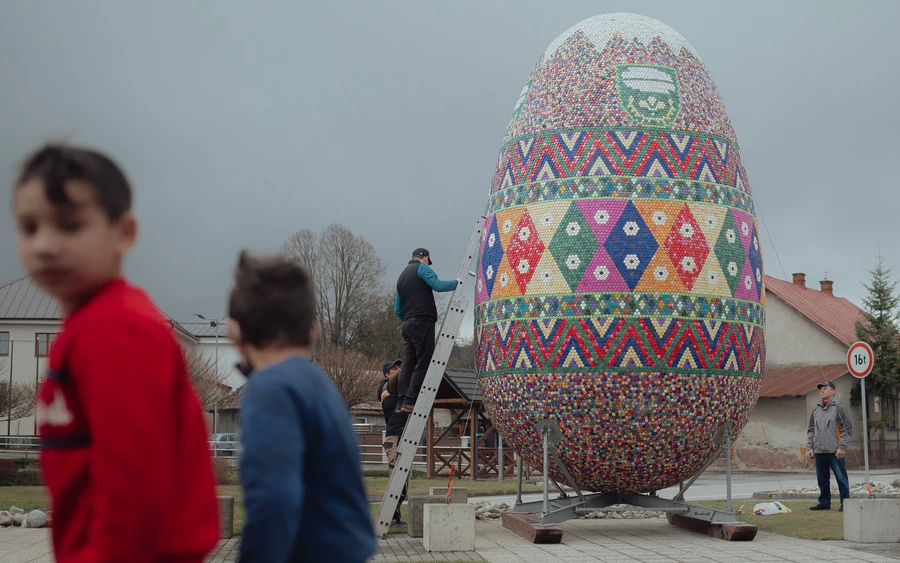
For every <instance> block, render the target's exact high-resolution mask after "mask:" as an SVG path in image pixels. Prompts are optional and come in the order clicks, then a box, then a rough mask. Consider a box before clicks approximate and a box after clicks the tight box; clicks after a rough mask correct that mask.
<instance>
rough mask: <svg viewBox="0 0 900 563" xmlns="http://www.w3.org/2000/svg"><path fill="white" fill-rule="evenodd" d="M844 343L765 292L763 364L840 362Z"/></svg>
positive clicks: (844, 359)
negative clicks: (764, 357) (764, 356)
mask: <svg viewBox="0 0 900 563" xmlns="http://www.w3.org/2000/svg"><path fill="white" fill-rule="evenodd" d="M846 360H847V347H846V346H844V345H843V344H841V343H840V342H838V341H837V340H836V339H835V338H834V337H833V336H831V335H830V334H828V333H827V332H825V331H824V330H822V329H821V328H819V327H818V326H816V325H814V324H813V323H811V322H809V321H808V320H807V319H806V318H805V317H803V316H802V315H800V313H798V312H797V311H795V310H794V309H792V308H790V307H789V306H788V305H787V304H785V302H784V301H782V300H781V299H779V298H778V297H777V296H775V295H774V294H773V293H771V292H769V291H767V292H766V365H770V366H782V365H824V364H842V363H844V362H845V361H846Z"/></svg>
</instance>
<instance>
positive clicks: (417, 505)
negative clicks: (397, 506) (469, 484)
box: [406, 495, 447, 538]
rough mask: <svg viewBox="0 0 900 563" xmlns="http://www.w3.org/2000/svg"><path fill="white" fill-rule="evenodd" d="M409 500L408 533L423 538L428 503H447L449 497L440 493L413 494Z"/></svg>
mask: <svg viewBox="0 0 900 563" xmlns="http://www.w3.org/2000/svg"><path fill="white" fill-rule="evenodd" d="M406 501H407V507H406V508H407V512H406V520H407V526H408V527H407V533H408V534H409V535H410V536H412V537H414V538H421V537H422V534H423V530H424V528H423V517H424V508H425V505H426V504H447V497H442V496H438V495H412V496H409V497H407V498H406Z"/></svg>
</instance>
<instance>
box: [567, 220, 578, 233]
mask: <svg viewBox="0 0 900 563" xmlns="http://www.w3.org/2000/svg"><path fill="white" fill-rule="evenodd" d="M580 232H581V225H579V224H578V223H577V222H576V221H572V222H571V223H569V224H568V225H566V233H567V234H568V235H569V236H570V237H574V236H575V235H577V234H578V233H580Z"/></svg>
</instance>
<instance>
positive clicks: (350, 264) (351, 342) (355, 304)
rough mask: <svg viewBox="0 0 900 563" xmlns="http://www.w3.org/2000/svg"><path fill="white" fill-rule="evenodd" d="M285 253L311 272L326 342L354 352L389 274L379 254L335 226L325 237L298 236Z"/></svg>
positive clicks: (300, 233)
mask: <svg viewBox="0 0 900 563" xmlns="http://www.w3.org/2000/svg"><path fill="white" fill-rule="evenodd" d="M284 252H285V253H286V254H287V255H288V256H290V257H292V258H293V259H295V260H297V262H299V263H301V264H303V265H304V266H305V267H306V268H307V269H308V270H309V271H310V275H311V276H312V278H313V282H314V283H315V285H316V314H317V316H318V320H319V323H320V324H321V325H322V340H323V341H324V342H325V343H326V344H328V345H330V346H338V347H349V348H353V347H354V346H355V345H356V343H357V342H356V340H357V338H358V333H359V328H360V326H361V325H362V323H363V316H364V315H365V313H366V311H367V308H368V307H369V306H370V305H371V297H372V295H374V294H377V293H378V290H379V289H380V288H381V284H382V276H383V275H384V272H385V270H386V266H385V264H384V262H383V261H382V260H381V258H379V257H378V255H377V254H376V253H375V248H374V247H373V246H372V244H371V243H370V242H369V241H367V240H366V239H365V238H363V237H361V236H358V235H354V234H353V233H352V232H351V231H350V229H348V228H347V227H345V226H343V225H340V224H337V223H332V224H331V225H329V226H328V227H326V228H325V230H324V231H323V232H322V233H321V234H316V233H315V232H313V231H311V230H309V229H302V230H300V231H298V232H297V233H295V234H294V235H293V236H292V237H291V238H289V239H288V240H287V241H286V242H285V243H284Z"/></svg>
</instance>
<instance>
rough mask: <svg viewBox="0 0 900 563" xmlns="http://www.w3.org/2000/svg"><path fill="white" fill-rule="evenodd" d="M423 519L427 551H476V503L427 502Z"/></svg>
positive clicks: (423, 541) (424, 542) (424, 541)
mask: <svg viewBox="0 0 900 563" xmlns="http://www.w3.org/2000/svg"><path fill="white" fill-rule="evenodd" d="M423 519H424V528H425V533H424V535H423V537H422V545H423V546H425V549H426V550H427V551H475V505H472V504H426V505H425V510H424V518H423Z"/></svg>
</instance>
